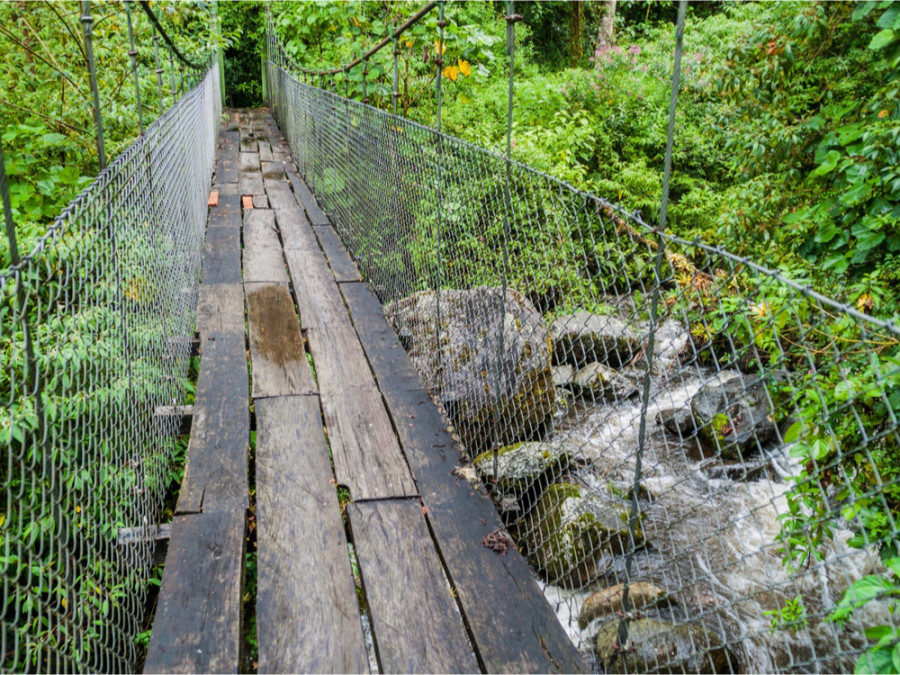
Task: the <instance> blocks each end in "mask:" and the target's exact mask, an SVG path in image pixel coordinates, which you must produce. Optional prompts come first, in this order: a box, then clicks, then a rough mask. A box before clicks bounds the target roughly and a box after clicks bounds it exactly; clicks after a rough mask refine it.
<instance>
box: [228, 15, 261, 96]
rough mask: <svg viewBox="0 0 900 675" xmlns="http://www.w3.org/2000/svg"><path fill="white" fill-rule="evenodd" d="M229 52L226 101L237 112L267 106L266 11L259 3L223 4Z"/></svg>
mask: <svg viewBox="0 0 900 675" xmlns="http://www.w3.org/2000/svg"><path fill="white" fill-rule="evenodd" d="M218 6H219V11H220V12H221V17H222V33H223V37H224V39H225V40H226V44H227V47H226V48H225V53H224V60H225V100H226V102H227V104H228V105H229V106H232V107H236V108H253V107H259V106H262V105H265V101H264V100H263V91H262V59H263V57H264V56H265V34H266V22H265V10H264V8H263V3H262V2H259V0H247V1H245V2H220V3H219V4H218Z"/></svg>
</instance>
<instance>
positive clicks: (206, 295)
mask: <svg viewBox="0 0 900 675" xmlns="http://www.w3.org/2000/svg"><path fill="white" fill-rule="evenodd" d="M197 332H198V333H200V335H201V337H202V336H203V335H205V334H206V333H210V332H233V333H240V334H241V335H243V334H244V288H243V286H241V284H239V283H234V284H200V287H199V291H198V297H197Z"/></svg>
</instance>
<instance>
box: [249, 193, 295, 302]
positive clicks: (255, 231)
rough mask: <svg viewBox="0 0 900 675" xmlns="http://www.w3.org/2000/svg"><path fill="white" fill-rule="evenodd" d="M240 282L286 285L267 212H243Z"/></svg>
mask: <svg viewBox="0 0 900 675" xmlns="http://www.w3.org/2000/svg"><path fill="white" fill-rule="evenodd" d="M243 258H244V283H252V282H259V281H266V282H270V283H274V284H287V281H288V277H287V272H285V269H284V256H283V255H282V253H281V242H280V241H279V240H278V233H277V231H276V230H275V214H274V212H272V210H271V209H252V210H250V211H245V212H244V251H243Z"/></svg>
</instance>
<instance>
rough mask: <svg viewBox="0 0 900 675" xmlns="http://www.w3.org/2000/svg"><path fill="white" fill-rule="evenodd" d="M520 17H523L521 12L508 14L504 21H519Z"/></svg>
mask: <svg viewBox="0 0 900 675" xmlns="http://www.w3.org/2000/svg"><path fill="white" fill-rule="evenodd" d="M522 18H523V17H522V15H521V14H510V15H509V16H508V17H506V22H507V23H519V21H521V20H522Z"/></svg>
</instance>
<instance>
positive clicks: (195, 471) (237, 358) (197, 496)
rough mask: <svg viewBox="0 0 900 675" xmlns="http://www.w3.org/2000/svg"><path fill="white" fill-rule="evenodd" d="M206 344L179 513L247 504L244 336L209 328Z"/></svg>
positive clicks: (245, 357)
mask: <svg viewBox="0 0 900 675" xmlns="http://www.w3.org/2000/svg"><path fill="white" fill-rule="evenodd" d="M201 349H202V351H201V354H202V357H201V360H200V375H199V377H198V378H197V393H196V396H195V399H194V419H193V423H192V428H191V440H190V442H189V444H188V451H187V461H186V464H185V470H184V480H183V481H182V483H181V491H180V492H179V495H178V504H177V506H176V513H182V514H183V513H198V512H200V511H202V512H203V513H210V512H212V511H228V510H232V509H246V508H247V506H248V497H247V491H248V485H247V453H248V449H249V446H250V411H249V400H248V396H247V389H248V387H247V380H248V378H247V353H246V351H245V343H244V335H243V333H222V332H210V333H207V334H206V335H205V336H204V338H203V344H202V347H201Z"/></svg>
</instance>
